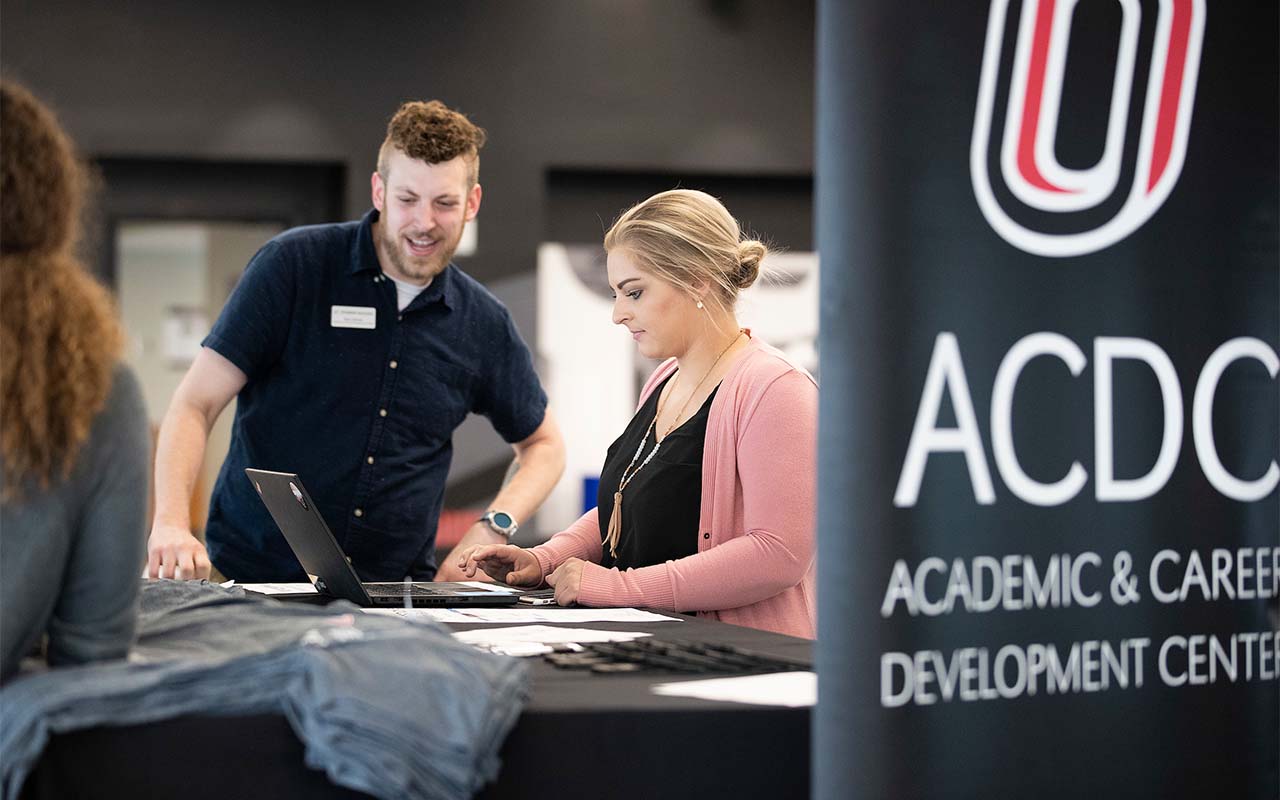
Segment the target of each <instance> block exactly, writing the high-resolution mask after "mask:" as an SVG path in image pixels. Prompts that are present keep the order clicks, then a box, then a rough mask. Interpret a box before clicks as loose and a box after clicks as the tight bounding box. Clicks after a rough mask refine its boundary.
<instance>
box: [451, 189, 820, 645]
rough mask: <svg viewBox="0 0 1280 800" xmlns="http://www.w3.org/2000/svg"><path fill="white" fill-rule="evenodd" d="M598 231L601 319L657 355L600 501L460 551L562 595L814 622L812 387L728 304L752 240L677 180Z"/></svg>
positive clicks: (747, 621)
mask: <svg viewBox="0 0 1280 800" xmlns="http://www.w3.org/2000/svg"><path fill="white" fill-rule="evenodd" d="M604 247H605V250H606V251H608V271H609V284H610V286H612V287H613V290H614V293H615V294H614V306H613V321H614V322H615V323H616V324H618V325H624V326H626V328H627V330H628V331H629V332H630V333H631V335H632V338H633V339H635V341H636V344H637V347H638V348H639V350H640V353H641V355H643V356H645V357H647V358H659V359H666V360H665V361H664V362H663V363H662V364H661V366H659V367H658V369H657V370H656V371H655V372H654V373H653V374H652V375H651V376H650V377H649V379H648V381H647V382H646V383H645V385H644V388H643V390H642V392H641V396H640V402H639V407H638V409H637V411H636V414H635V416H634V417H633V418H632V420H631V423H630V424H629V425H628V426H627V428H626V430H625V431H623V433H622V435H621V436H620V437H619V438H618V439H617V441H615V442H614V443H613V444H612V445H611V446H610V447H609V451H608V455H607V456H606V458H605V462H604V467H603V469H602V470H601V473H600V488H599V493H598V495H597V498H596V499H597V507H596V508H594V509H592V510H591V511H589V512H587V513H586V514H585V515H583V516H582V517H581V518H580V519H579V520H578V521H577V522H575V523H573V524H572V525H571V526H569V528H567V529H566V530H564V531H561V532H560V533H558V534H556V535H555V536H553V537H552V538H551V539H550V540H549V541H548V542H546V543H545V544H542V545H539V546H538V547H534V548H532V549H528V550H525V549H521V548H518V547H513V546H509V545H508V546H501V545H499V546H480V547H475V548H472V549H470V550H468V551H466V552H465V553H463V554H461V558H460V561H459V565H460V566H461V567H463V569H465V571H466V572H467V574H468V575H474V574H475V572H476V570H477V568H479V569H482V570H483V571H484V572H486V573H487V574H488V575H490V576H491V577H493V578H494V579H496V580H500V581H505V582H506V583H508V584H511V585H513V586H524V587H532V586H540V585H542V584H544V583H545V584H548V585H550V586H553V587H555V595H556V600H557V602H559V603H560V604H561V605H569V604H571V603H578V604H581V605H586V606H648V607H652V608H660V609H668V610H672V611H682V612H688V611H695V612H698V613H699V615H700V616H705V617H708V618H710V619H719V620H722V621H724V622H731V623H734V624H737V625H746V626H749V627H753V628H760V629H764V630H770V631H776V632H779V633H786V634H791V635H793V636H803V637H807V638H813V636H814V632H815V630H814V628H815V622H816V611H817V595H816V577H815V569H814V501H815V496H816V483H817V476H816V467H815V458H816V447H817V442H816V438H815V437H816V433H817V420H818V387H817V384H816V383H815V382H814V380H813V378H812V377H811V376H810V375H809V374H808V373H807V372H805V371H804V370H803V369H801V368H799V367H797V366H795V365H793V364H791V363H790V362H789V361H788V360H787V359H786V358H785V357H784V356H783V355H782V353H781V352H779V351H778V350H777V349H775V348H773V347H770V346H769V345H767V344H765V343H764V342H762V341H760V340H759V339H758V338H756V337H754V336H752V335H751V332H750V331H749V330H745V329H742V328H740V327H739V325H738V320H737V317H736V314H735V311H734V307H735V302H736V300H737V297H738V292H739V291H740V290H742V289H745V288H747V287H748V286H750V285H751V284H753V283H754V282H755V280H756V278H757V276H758V275H759V272H760V263H761V260H762V259H763V258H764V256H765V254H766V248H765V246H764V245H763V244H761V243H760V242H758V241H754V240H744V239H743V236H742V233H741V231H740V228H739V225H738V222H737V221H736V220H735V219H734V218H733V217H732V216H731V215H730V214H729V212H728V211H727V210H726V209H725V207H724V206H723V205H721V203H720V202H719V201H718V200H716V199H715V198H713V197H711V196H710V195H707V194H705V193H703V192H697V191H688V190H674V191H670V192H663V193H661V194H657V195H654V196H653V197H650V198H649V199H648V200H645V201H644V202H642V203H640V204H638V205H636V206H634V207H632V208H631V209H630V210H628V211H626V212H625V213H624V214H623V215H622V216H621V217H620V218H619V219H618V221H617V222H615V223H614V225H613V227H612V228H611V229H610V230H609V232H608V233H607V234H606V235H605V240H604ZM624 509H625V510H624Z"/></svg>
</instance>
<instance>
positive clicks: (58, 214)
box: [0, 82, 149, 681]
mask: <svg viewBox="0 0 1280 800" xmlns="http://www.w3.org/2000/svg"><path fill="white" fill-rule="evenodd" d="M0 165H2V166H0V173H2V175H0V179H2V188H0V191H2V192H3V195H4V202H3V204H2V205H0V419H2V420H3V423H2V425H0V465H2V468H3V477H4V485H3V490H2V492H0V553H3V558H0V655H2V656H3V658H2V660H0V681H3V680H7V679H8V678H10V677H12V676H13V675H14V674H15V673H16V672H17V670H18V668H19V663H20V661H21V659H22V658H23V656H25V655H27V654H29V653H31V652H33V650H35V649H37V648H38V647H39V646H40V645H41V642H42V640H45V641H44V645H45V646H44V652H45V655H46V657H47V659H48V662H49V663H50V664H52V665H58V664H73V663H80V662H85V661H95V660H99V659H107V658H120V657H123V656H124V655H125V654H126V653H127V651H128V649H129V645H130V643H131V641H132V638H133V631H134V624H135V620H136V604H137V596H138V585H139V578H138V576H139V573H140V571H141V569H142V562H143V548H144V545H145V536H146V513H147V485H148V484H147V461H148V457H149V454H148V440H147V421H146V413H145V410H144V407H143V403H142V395H141V392H140V391H139V388H138V385H137V382H136V381H135V380H134V378H133V376H132V375H131V374H130V373H129V372H128V371H126V370H125V369H124V368H123V367H122V366H121V365H120V364H119V354H120V348H121V341H122V337H121V332H120V328H119V325H118V323H117V321H116V317H115V312H114V310H113V307H112V304H111V301H110V299H109V297H108V296H107V293H106V291H104V290H103V289H102V287H100V286H99V285H98V284H97V283H95V282H94V281H93V279H92V278H90V277H89V276H88V275H87V274H86V273H85V271H84V270H83V269H82V268H81V266H80V264H79V263H78V262H77V261H76V260H75V258H74V257H73V256H72V255H71V243H72V240H73V238H74V231H75V227H76V225H75V222H76V217H77V211H78V206H79V203H80V196H81V181H80V173H79V171H78V166H77V164H76V161H75V160H74V157H73V155H72V150H71V147H70V144H69V142H68V141H67V140H66V137H65V136H64V135H63V133H62V131H61V129H60V128H59V127H58V124H57V122H56V121H55V120H54V118H53V116H52V114H50V113H49V111H48V110H47V109H45V108H44V107H43V106H42V105H41V104H40V103H39V102H38V101H37V100H36V99H35V98H34V97H32V96H31V95H30V94H29V93H28V92H26V91H25V90H24V89H22V88H21V87H18V86H15V85H13V84H11V83H8V82H0ZM46 637H47V639H46Z"/></svg>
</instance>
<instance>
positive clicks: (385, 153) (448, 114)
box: [378, 100, 487, 188]
mask: <svg viewBox="0 0 1280 800" xmlns="http://www.w3.org/2000/svg"><path fill="white" fill-rule="evenodd" d="M486 138H487V137H486V134H485V132H484V128H481V127H479V126H477V125H476V124H475V123H473V122H472V121H471V120H469V119H467V118H466V116H465V115H463V114H462V113H461V112H458V111H454V110H453V109H451V108H449V107H448V106H446V105H445V104H444V103H441V102H440V101H439V100H431V101H428V102H422V101H414V102H410V103H405V104H403V105H402V106H400V108H399V109H398V110H397V111H396V113H395V116H393V117H392V118H391V121H390V122H388V123H387V138H386V139H383V141H382V147H380V148H379V149H378V174H379V175H381V176H382V180H383V181H386V180H387V169H388V167H387V159H388V158H390V156H391V151H392V150H399V151H400V152H402V153H404V154H405V155H407V156H409V157H410V158H414V159H417V160H419V161H425V162H427V163H428V164H439V163H441V162H444V161H449V160H451V159H454V158H457V157H458V156H462V157H464V158H465V159H466V161H467V186H468V188H470V187H471V186H475V185H476V181H478V180H479V179H480V148H482V147H484V142H485V139H486Z"/></svg>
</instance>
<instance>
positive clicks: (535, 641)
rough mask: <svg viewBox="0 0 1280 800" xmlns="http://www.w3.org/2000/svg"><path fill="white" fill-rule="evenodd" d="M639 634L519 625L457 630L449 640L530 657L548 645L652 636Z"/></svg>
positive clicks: (547, 651)
mask: <svg viewBox="0 0 1280 800" xmlns="http://www.w3.org/2000/svg"><path fill="white" fill-rule="evenodd" d="M652 635H653V634H651V633H643V632H641V631H597V630H592V629H591V628H553V627H551V626H550V625H520V626H517V627H513V628H480V629H477V630H472V631H458V632H457V633H455V634H453V638H455V639H457V640H459V641H462V642H467V643H468V644H472V645H475V646H476V647H479V648H481V649H482V650H489V651H491V652H494V653H501V654H503V655H509V656H533V655H539V654H541V653H549V652H551V651H552V645H557V644H560V645H563V644H584V643H586V642H629V641H631V640H632V639H640V638H643V637H645V636H652Z"/></svg>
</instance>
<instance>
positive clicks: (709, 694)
mask: <svg viewBox="0 0 1280 800" xmlns="http://www.w3.org/2000/svg"><path fill="white" fill-rule="evenodd" d="M653 693H654V694H661V695H668V696H671V697H696V698H699V699H702V700H723V701H725V702H729V703H750V704H752V705H758V706H788V707H790V708H799V707H802V706H812V705H814V704H815V703H817V702H818V676H817V674H816V673H813V672H773V673H770V674H768V675H744V676H742V677H738V678H711V679H708V680H703V681H681V682H679V683H659V684H657V685H656V686H654V687H653Z"/></svg>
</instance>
